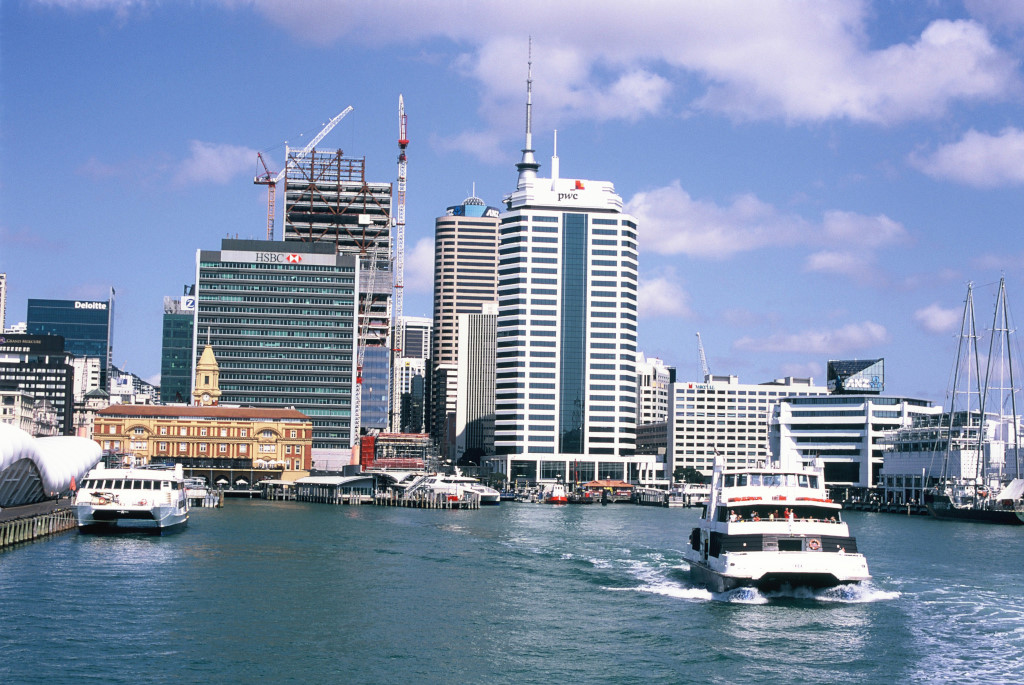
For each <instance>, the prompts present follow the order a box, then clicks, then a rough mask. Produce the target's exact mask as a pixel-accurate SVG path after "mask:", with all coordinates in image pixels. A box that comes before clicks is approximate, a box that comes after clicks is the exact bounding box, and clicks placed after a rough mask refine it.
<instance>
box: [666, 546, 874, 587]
mask: <svg viewBox="0 0 1024 685" xmlns="http://www.w3.org/2000/svg"><path fill="white" fill-rule="evenodd" d="M686 557H687V561H689V562H690V579H691V580H692V581H693V582H694V583H696V584H698V585H704V586H706V587H708V588H709V589H711V591H712V592H726V591H728V590H732V589H733V588H737V587H756V588H758V589H761V590H776V589H779V588H781V587H783V586H786V585H788V586H791V587H809V588H826V587H835V586H836V585H847V584H853V583H860V582H863V581H866V580H869V579H870V578H871V576H870V574H869V573H868V564H867V560H866V559H865V558H864V555H862V554H837V553H830V552H821V551H817V552H734V553H728V554H723V555H721V556H720V557H719V558H718V559H713V558H712V559H709V560H708V561H704V560H702V559H700V558H699V557H695V558H691V555H686Z"/></svg>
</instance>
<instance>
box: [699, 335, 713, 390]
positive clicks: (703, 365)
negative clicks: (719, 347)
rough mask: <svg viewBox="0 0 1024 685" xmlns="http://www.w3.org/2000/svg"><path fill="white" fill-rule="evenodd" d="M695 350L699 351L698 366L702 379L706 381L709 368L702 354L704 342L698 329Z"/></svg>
mask: <svg viewBox="0 0 1024 685" xmlns="http://www.w3.org/2000/svg"><path fill="white" fill-rule="evenodd" d="M697 351H698V352H699V353H700V368H701V371H703V372H704V380H705V381H707V379H708V377H709V376H710V375H711V369H709V368H708V359H707V357H705V356H704V343H703V341H701V339H700V331H697Z"/></svg>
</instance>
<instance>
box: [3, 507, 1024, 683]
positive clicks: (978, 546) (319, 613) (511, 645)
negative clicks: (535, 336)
mask: <svg viewBox="0 0 1024 685" xmlns="http://www.w3.org/2000/svg"><path fill="white" fill-rule="evenodd" d="M697 515H698V514H697V510H693V509H686V510H680V509H663V508H650V507H636V506H632V505H624V504H620V505H613V506H607V507H602V506H597V505H591V506H546V505H537V504H509V503H506V504H502V505H501V506H500V507H492V508H485V509H482V510H479V511H438V510H420V509H402V508H390V507H372V506H362V507H352V506H327V505H318V504H307V503H296V502H261V501H238V500H231V501H229V502H228V503H227V506H225V508H224V509H193V511H192V518H191V521H190V524H189V527H188V529H187V530H185V531H184V532H183V533H181V534H179V535H174V536H168V537H142V536H126V537H105V536H87V535H79V534H77V533H74V532H72V533H68V534H63V535H59V536H57V537H55V538H50V539H47V540H44V541H40V542H34V543H29V544H25V545H21V546H19V547H16V548H13V549H10V550H8V551H5V552H3V553H2V554H0V607H2V609H3V618H2V620H0V683H5V684H8V685H10V684H17V683H38V682H45V683H71V682H74V683H104V684H105V685H111V684H118V683H138V682H145V683H182V682H211V683H212V682H267V683H284V682H302V683H333V682H337V683H341V682H361V683H414V682H415V683H423V682H427V683H430V682H466V683H469V682H489V683H531V682H538V681H540V680H543V681H545V682H569V683H572V682H583V681H588V682H607V683H612V682H614V683H687V682H711V683H752V682H787V683H820V682H863V683H892V682H901V683H931V682H962V683H970V682H979V683H980V682H984V683H998V682H1019V679H1020V673H1021V666H1022V659H1024V658H1022V656H1021V655H1022V654H1024V589H1022V588H1024V584H1022V583H1021V582H1020V575H1021V572H1022V569H1024V544H1022V543H1024V539H1022V537H1021V535H1022V533H1024V530H1022V529H1020V528H1017V527H1001V526H985V525H980V524H970V523H955V522H942V521H936V520H933V519H930V518H923V517H906V516H896V515H891V514H871V513H861V512H848V513H847V518H848V520H849V521H850V523H851V525H852V528H853V531H854V533H855V534H856V535H857V537H858V543H859V547H860V549H861V551H863V552H864V553H865V554H866V555H867V557H868V561H869V564H870V568H871V572H872V575H873V576H874V579H873V580H872V582H871V583H870V584H868V585H865V586H860V587H847V588H837V589H833V590H829V591H823V592H819V593H816V594H810V593H782V594H779V595H770V596H765V595H762V594H760V593H758V592H756V591H749V590H746V591H744V590H738V591H733V592H732V593H728V594H724V595H712V594H711V593H709V592H707V591H706V590H703V589H701V588H697V587H694V586H692V585H691V584H690V583H689V581H688V574H687V571H686V563H685V562H684V561H683V560H682V549H683V546H684V544H685V543H686V540H687V536H688V534H689V530H690V528H691V527H692V525H693V524H694V523H695V522H696V520H697Z"/></svg>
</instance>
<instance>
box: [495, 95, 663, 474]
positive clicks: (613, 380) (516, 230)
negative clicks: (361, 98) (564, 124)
mask: <svg viewBox="0 0 1024 685" xmlns="http://www.w3.org/2000/svg"><path fill="white" fill-rule="evenodd" d="M531 91H532V80H530V79H529V78H528V79H527V105H526V146H525V148H524V149H523V157H522V160H521V161H520V162H519V163H518V164H517V165H516V168H517V169H518V171H519V180H518V184H517V187H516V190H515V192H513V193H512V194H510V195H509V196H507V197H506V198H505V207H506V211H505V212H503V213H502V215H501V243H500V246H499V250H498V252H499V266H498V302H499V310H498V324H497V327H498V330H497V370H496V375H497V381H496V397H495V405H496V420H495V450H496V452H497V453H498V455H499V456H498V458H497V459H496V466H497V467H498V469H499V470H501V471H503V472H504V473H505V474H506V475H507V476H508V477H509V478H510V479H517V478H525V479H527V480H531V481H536V480H543V481H555V480H559V479H561V480H563V481H564V480H567V479H568V477H569V474H570V473H571V474H572V477H573V478H574V479H577V478H578V479H579V480H582V481H587V480H591V479H593V478H595V477H597V478H617V479H629V480H639V479H640V474H641V471H644V472H649V471H650V470H649V469H647V468H646V467H645V468H644V469H641V468H640V462H641V461H644V462H645V463H646V461H648V458H646V457H638V456H637V455H636V454H635V445H636V416H637V395H636V391H637V387H636V356H637V347H636V336H637V225H636V219H634V218H633V217H632V216H630V215H628V214H624V213H623V212H622V198H620V197H619V196H618V195H616V194H615V188H614V186H613V184H612V183H610V182H608V181H591V180H585V179H579V178H561V177H560V176H559V166H558V156H557V140H556V149H555V154H554V156H553V157H552V160H551V178H540V177H538V175H537V171H538V169H539V168H540V165H539V164H538V163H537V162H536V161H535V159H534V151H533V140H532V132H531V114H532V112H531V110H532V93H531Z"/></svg>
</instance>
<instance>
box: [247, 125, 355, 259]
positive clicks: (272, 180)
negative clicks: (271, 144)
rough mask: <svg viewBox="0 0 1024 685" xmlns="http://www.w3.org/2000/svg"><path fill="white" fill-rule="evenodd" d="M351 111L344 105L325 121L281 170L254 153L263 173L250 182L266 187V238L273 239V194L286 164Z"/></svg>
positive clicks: (283, 173)
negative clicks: (320, 128) (342, 109)
mask: <svg viewBox="0 0 1024 685" xmlns="http://www.w3.org/2000/svg"><path fill="white" fill-rule="evenodd" d="M351 111H352V107H351V106H349V107H346V108H345V111H343V112H342V113H341V114H339V115H338V116H336V117H334V118H333V119H331V120H330V121H329V122H327V125H326V126H324V128H323V130H321V131H320V133H318V134H316V137H315V138H313V140H311V141H309V144H308V145H306V147H304V148H302V149H301V150H299V151H298V152H296V153H294V154H291V155H290V156H289V158H288V159H286V160H285V162H284V168H283V169H281V171H279V172H277V173H276V174H275V173H274V172H272V171H271V170H270V169H268V168H267V163H266V161H264V159H263V153H262V152H257V153H256V159H257V161H258V162H259V163H260V165H261V166H262V167H263V173H262V174H260V175H258V176H257V177H256V178H254V179H253V180H252V182H253V183H255V184H256V185H261V186H266V187H267V240H273V239H274V214H275V208H274V202H275V198H274V196H275V195H276V194H277V184H278V182H280V180H281V179H282V178H284V175H285V172H287V171H288V164H289V163H291V162H297V161H299V160H300V159H302V158H303V157H305V156H306V155H308V154H309V151H310V150H312V149H313V148H314V147H316V144H317V143H319V142H320V141H321V140H323V139H324V136H326V135H327V134H328V133H330V132H331V129H333V128H334V127H335V126H337V125H338V122H339V121H341V120H342V119H344V118H345V115H346V114H348V113H349V112H351Z"/></svg>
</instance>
